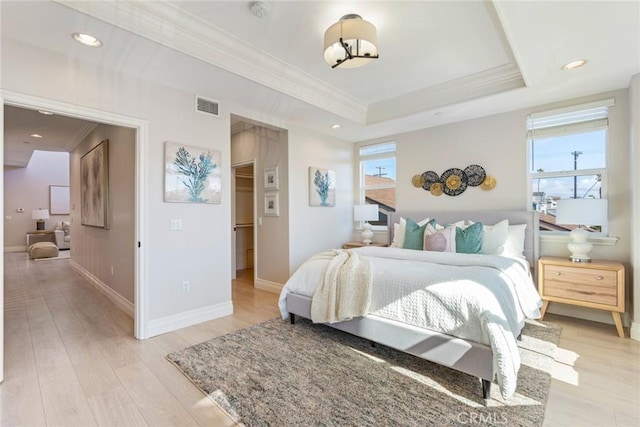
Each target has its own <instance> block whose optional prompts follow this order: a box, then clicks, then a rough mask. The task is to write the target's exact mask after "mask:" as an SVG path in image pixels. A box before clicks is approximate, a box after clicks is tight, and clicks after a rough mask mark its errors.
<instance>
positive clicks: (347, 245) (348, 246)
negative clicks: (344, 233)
mask: <svg viewBox="0 0 640 427" xmlns="http://www.w3.org/2000/svg"><path fill="white" fill-rule="evenodd" d="M363 246H381V247H384V246H387V244H386V243H375V242H373V243H371V244H368V245H365V244H364V243H362V242H349V243H345V244H344V245H342V249H351V248H361V247H363Z"/></svg>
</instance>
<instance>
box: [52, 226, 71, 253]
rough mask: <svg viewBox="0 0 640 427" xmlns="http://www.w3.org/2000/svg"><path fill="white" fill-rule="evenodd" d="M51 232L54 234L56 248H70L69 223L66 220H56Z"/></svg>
mask: <svg viewBox="0 0 640 427" xmlns="http://www.w3.org/2000/svg"><path fill="white" fill-rule="evenodd" d="M53 232H54V234H55V238H56V241H55V243H56V246H57V247H58V249H69V248H71V224H70V223H69V222H68V221H59V222H56V226H55V228H54V230H53Z"/></svg>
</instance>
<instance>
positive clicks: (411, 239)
mask: <svg viewBox="0 0 640 427" xmlns="http://www.w3.org/2000/svg"><path fill="white" fill-rule="evenodd" d="M429 224H431V226H433V227H435V225H436V220H435V219H432V220H431V221H429V222H427V223H426V224H424V225H419V224H418V223H416V222H415V221H414V220H412V219H411V218H407V226H406V228H405V231H404V243H403V244H402V247H403V248H404V249H416V250H419V251H421V250H422V248H423V245H424V243H423V242H424V230H425V228H427V225H429Z"/></svg>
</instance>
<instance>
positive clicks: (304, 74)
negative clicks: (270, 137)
mask: <svg viewBox="0 0 640 427" xmlns="http://www.w3.org/2000/svg"><path fill="white" fill-rule="evenodd" d="M266 4H267V6H268V7H269V9H270V10H269V14H268V16H266V17H264V18H262V19H260V18H258V17H256V16H254V15H253V14H252V13H251V11H250V10H249V5H250V2H249V1H158V0H156V1H152V2H99V1H77V2H71V1H66V0H59V1H28V2H23V1H7V0H3V1H2V2H1V3H0V7H2V40H3V43H5V41H7V42H9V41H10V42H18V43H26V44H28V45H31V46H36V47H38V48H42V49H47V50H52V51H54V52H58V53H61V54H64V55H67V56H69V57H70V58H73V59H74V60H81V61H87V62H90V63H95V64H98V65H100V66H102V67H106V68H110V69H114V70H117V71H119V72H124V73H127V74H131V75H136V76H142V77H144V78H147V79H151V80H154V81H157V82H159V83H162V84H166V85H171V86H174V87H178V88H181V89H184V90H188V91H193V92H194V93H197V94H199V95H202V96H205V97H209V98H213V99H225V100H229V99H232V100H233V102H234V103H235V104H236V105H243V106H245V105H248V106H251V109H253V110H254V111H255V113H256V114H255V117H252V118H253V119H256V120H261V119H262V120H264V121H270V122H271V123H273V124H276V125H277V124H278V123H277V121H281V122H282V123H285V124H286V123H291V124H294V125H297V126H302V127H307V128H311V129H314V130H316V131H318V132H322V133H327V134H331V135H332V136H335V137H338V138H342V139H345V140H349V141H359V140H366V139H371V138H377V137H382V136H385V135H390V134H394V133H401V132H406V131H411V130H415V129H420V128H425V127H430V126H436V125H440V124H445V123H451V122H455V121H460V120H467V119H471V118H476V117H481V116H484V115H489V114H495V113H500V112H504V111H510V110H515V109H521V108H527V107H531V106H535V105H542V104H545V103H550V102H555V101H559V100H565V99H570V98H576V97H580V96H586V95H591V94H595V93H600V92H605V91H609V90H615V89H620V88H625V87H627V86H628V85H629V82H630V78H631V76H632V75H634V74H636V73H639V72H640V2H637V1H627V2H613V1H601V2H597V1H595V2H594V1H585V2H580V1H572V2H561V1H554V2H541V1H486V2H483V1H298V2H296V1H268V2H266ZM348 13H357V14H359V15H361V16H362V17H363V18H364V19H366V20H368V21H370V22H372V23H373V24H374V25H375V26H376V27H377V29H378V40H379V52H380V59H378V60H375V61H373V62H372V63H371V64H369V65H367V66H365V67H362V68H356V69H339V68H337V69H331V68H330V67H329V65H327V64H326V63H325V62H324V61H323V58H322V47H323V33H324V30H325V29H326V28H327V27H329V26H330V25H331V24H333V23H334V22H335V21H337V20H338V19H339V18H340V17H341V16H343V15H345V14H348ZM25 29H29V30H28V31H25ZM74 31H83V32H88V33H91V34H94V35H96V36H98V37H99V38H100V39H101V40H102V41H103V42H104V46H103V47H102V48H100V49H89V48H86V47H83V46H80V45H78V44H77V43H75V42H74V41H73V40H72V39H71V37H70V33H71V32H74ZM578 58H586V59H587V60H588V61H589V62H588V64H587V66H586V67H583V68H581V69H578V70H574V71H571V72H566V71H562V70H561V67H562V65H563V64H565V63H567V62H569V61H571V60H574V59H578ZM220 81H223V82H224V85H219V84H215V85H212V84H211V82H216V83H219V82H220ZM221 107H222V108H223V109H224V108H225V105H224V104H223V105H222V106H221ZM229 108H230V112H231V113H233V112H234V111H232V110H231V108H232V107H229ZM38 116H40V115H36V116H35V118H36V119H42V117H38ZM334 123H338V124H340V125H342V127H341V129H339V130H337V131H334V130H331V129H330V126H331V125H332V124H334ZM5 126H6V130H5V145H6V149H7V150H9V149H10V147H14V144H13V141H14V139H13V138H16V141H18V140H20V139H22V140H23V141H20V143H21V144H22V143H23V142H24V139H25V137H24V136H23V135H20V136H22V138H19V137H18V135H15V136H14V134H13V133H11V138H12V139H11V140H8V138H7V137H8V136H9V135H8V133H9V132H12V126H13V124H12V121H7V122H6V123H5ZM23 126H24V124H23ZM33 126H38V121H37V120H36V121H35V122H34V125H33ZM49 126H52V125H51V124H49ZM25 130H26V129H25ZM75 131H76V133H77V132H78V131H79V128H77V129H75ZM29 133H32V132H29ZM72 133H73V131H72ZM24 145H26V144H22V146H21V148H23V149H24ZM18 146H20V145H18ZM64 147H66V145H61V146H58V149H64Z"/></svg>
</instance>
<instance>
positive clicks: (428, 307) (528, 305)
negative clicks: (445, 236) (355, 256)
mask: <svg viewBox="0 0 640 427" xmlns="http://www.w3.org/2000/svg"><path fill="white" fill-rule="evenodd" d="M352 251H356V252H358V253H359V254H360V255H361V256H363V257H368V258H369V260H370V265H371V268H372V277H373V284H372V292H371V304H370V314H375V315H376V316H380V317H385V318H389V319H393V320H398V321H402V322H405V323H409V324H412V325H415V326H419V327H424V328H427V329H431V330H435V331H438V332H442V333H446V334H449V335H453V336H456V337H460V338H464V339H467V340H472V341H476V342H480V343H483V344H487V345H490V346H491V348H492V351H493V355H494V367H495V371H496V373H497V379H498V385H499V386H500V390H501V393H502V395H503V397H505V398H506V397H509V396H511V395H512V394H513V393H514V391H515V387H516V379H517V373H518V370H519V368H520V354H519V352H518V348H517V345H516V337H517V336H518V335H519V334H520V331H521V329H522V327H523V326H524V320H525V319H526V318H537V317H539V316H540V307H541V305H542V302H541V300H540V297H539V295H538V293H537V292H536V289H535V286H534V285H533V282H532V279H531V276H530V274H529V267H528V265H526V261H524V260H517V259H513V258H505V257H500V256H490V255H469V254H454V253H441V252H427V251H415V250H408V249H399V248H380V247H364V248H358V249H352ZM327 263H328V261H327V260H326V259H322V258H317V257H316V258H312V259H311V260H310V261H308V262H306V263H305V264H303V265H302V266H301V267H300V268H299V269H298V270H297V271H296V272H295V273H294V274H293V276H291V278H290V279H289V281H288V282H287V284H286V285H285V287H284V288H283V290H282V293H281V294H280V301H279V307H280V311H281V313H282V316H283V318H287V317H288V313H287V311H286V296H287V295H288V293H290V292H294V293H297V294H301V295H306V296H309V297H312V296H313V294H314V291H315V288H316V286H317V285H318V284H319V283H321V282H322V280H323V275H324V271H325V270H326V267H327Z"/></svg>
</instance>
